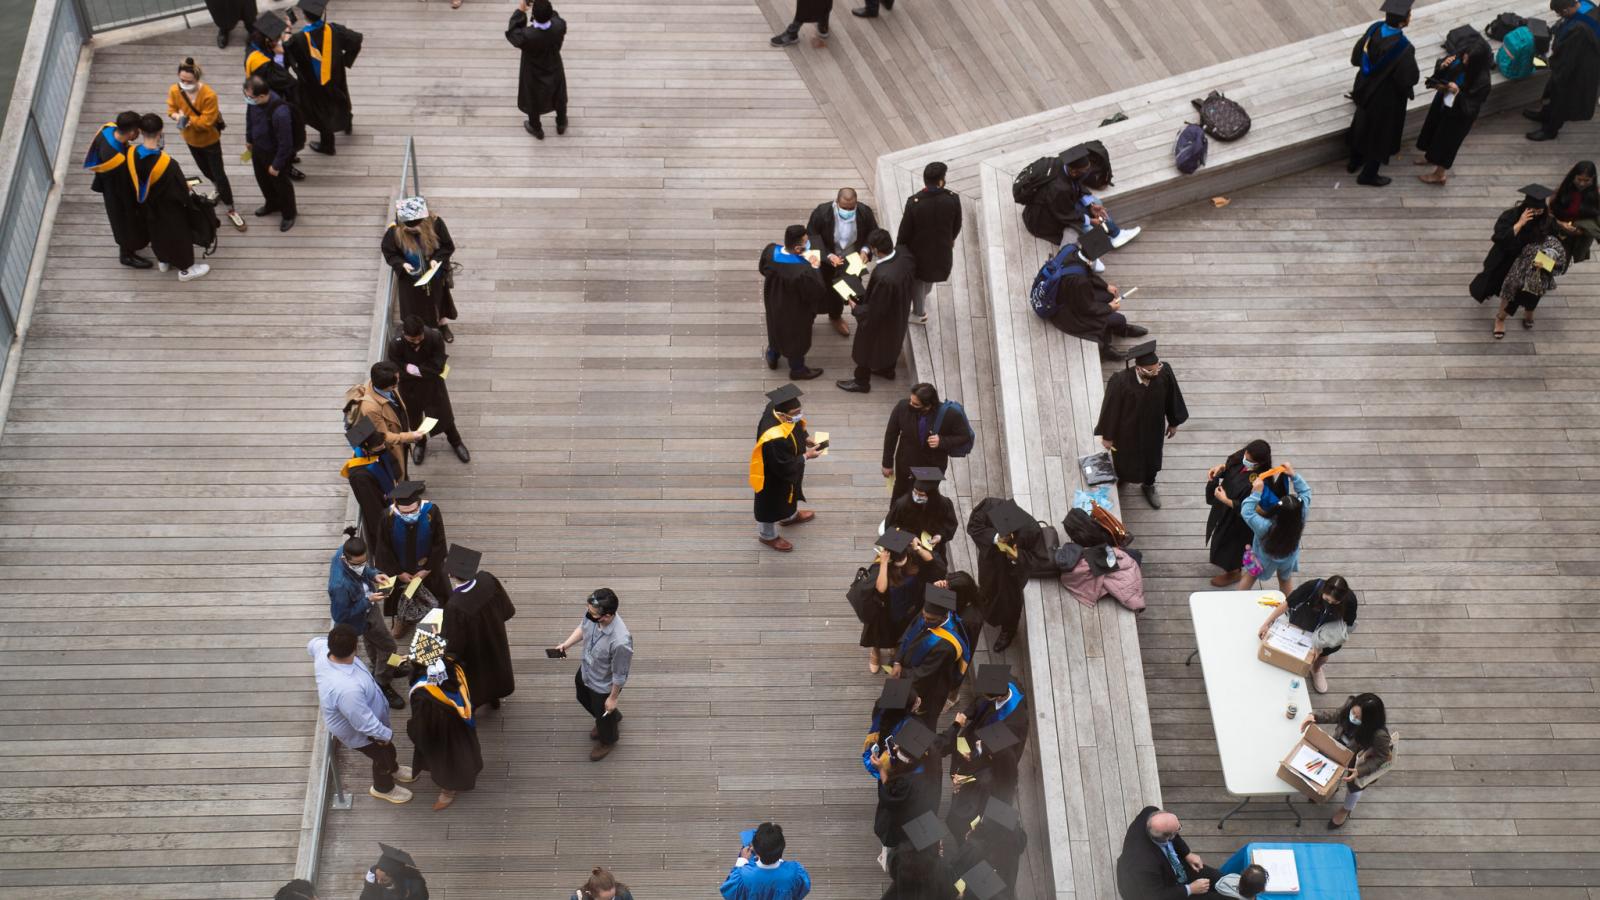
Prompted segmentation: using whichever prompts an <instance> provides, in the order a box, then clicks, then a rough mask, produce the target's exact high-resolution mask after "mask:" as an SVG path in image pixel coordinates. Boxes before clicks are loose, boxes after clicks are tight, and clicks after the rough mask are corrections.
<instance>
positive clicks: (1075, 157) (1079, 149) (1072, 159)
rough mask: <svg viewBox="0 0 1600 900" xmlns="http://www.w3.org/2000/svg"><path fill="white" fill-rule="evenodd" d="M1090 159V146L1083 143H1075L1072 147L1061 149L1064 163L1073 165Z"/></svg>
mask: <svg viewBox="0 0 1600 900" xmlns="http://www.w3.org/2000/svg"><path fill="white" fill-rule="evenodd" d="M1088 161H1089V148H1088V147H1086V146H1084V145H1083V144H1073V145H1072V146H1071V147H1068V148H1067V149H1065V150H1063V151H1061V163H1062V165H1067V166H1073V165H1077V164H1078V163H1081V162H1088Z"/></svg>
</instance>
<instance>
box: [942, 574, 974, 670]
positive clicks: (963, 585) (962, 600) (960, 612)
mask: <svg viewBox="0 0 1600 900" xmlns="http://www.w3.org/2000/svg"><path fill="white" fill-rule="evenodd" d="M945 583H946V584H948V585H949V586H950V590H952V591H955V592H956V618H958V619H960V620H961V630H962V631H963V632H964V633H965V634H966V636H967V646H969V647H971V648H972V649H973V651H974V652H976V651H977V649H978V635H980V634H982V633H983V601H982V598H981V597H980V596H979V593H978V582H977V581H976V580H975V579H974V578H973V577H972V576H971V575H970V574H968V573H966V572H960V571H957V572H951V573H950V574H949V575H946V576H945Z"/></svg>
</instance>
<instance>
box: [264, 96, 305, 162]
mask: <svg viewBox="0 0 1600 900" xmlns="http://www.w3.org/2000/svg"><path fill="white" fill-rule="evenodd" d="M280 106H287V107H289V133H290V135H291V136H293V138H294V152H296V153H299V152H300V151H301V150H304V149H305V148H306V117H305V113H302V112H301V111H300V107H298V106H295V105H294V104H293V103H290V102H288V101H287V100H281V99H280V100H277V101H274V102H273V103H272V105H271V106H269V107H267V119H268V120H269V121H270V120H271V119H272V117H273V116H275V115H277V113H278V107H280Z"/></svg>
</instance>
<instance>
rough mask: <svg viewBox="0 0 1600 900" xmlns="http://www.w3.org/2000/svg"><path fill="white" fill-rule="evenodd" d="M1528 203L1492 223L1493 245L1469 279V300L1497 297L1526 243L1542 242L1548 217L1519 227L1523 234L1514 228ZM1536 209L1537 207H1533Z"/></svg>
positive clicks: (1481, 300)
mask: <svg viewBox="0 0 1600 900" xmlns="http://www.w3.org/2000/svg"><path fill="white" fill-rule="evenodd" d="M1528 205H1529V204H1527V203H1519V204H1517V205H1516V206H1513V207H1511V208H1510V209H1508V210H1506V211H1505V212H1502V213H1501V214H1500V217H1499V218H1497V219H1495V220H1494V236H1493V240H1494V244H1493V245H1492V246H1490V248H1489V253H1488V255H1487V256H1485V257H1484V258H1483V270H1482V271H1480V272H1479V273H1478V274H1477V277H1475V278H1473V279H1472V284H1471V286H1470V287H1469V288H1468V290H1469V291H1471V293H1472V299H1474V300H1476V301H1478V302H1479V303H1482V302H1483V301H1485V300H1487V299H1489V298H1490V297H1499V296H1500V286H1501V285H1502V284H1504V283H1505V280H1506V273H1507V272H1510V271H1511V264H1512V263H1514V262H1516V261H1517V257H1519V256H1521V255H1522V248H1524V247H1526V246H1528V245H1529V244H1534V243H1538V242H1539V241H1540V240H1543V238H1544V234H1545V231H1546V225H1545V220H1546V219H1547V218H1548V216H1538V217H1535V218H1534V219H1532V220H1530V221H1529V222H1528V224H1526V225H1524V226H1522V231H1521V232H1517V231H1514V229H1515V228H1516V226H1517V219H1519V218H1521V216H1522V211H1523V210H1524V209H1526V208H1527V207H1528ZM1532 205H1534V206H1538V204H1532Z"/></svg>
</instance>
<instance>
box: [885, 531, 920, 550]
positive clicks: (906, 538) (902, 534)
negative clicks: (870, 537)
mask: <svg viewBox="0 0 1600 900" xmlns="http://www.w3.org/2000/svg"><path fill="white" fill-rule="evenodd" d="M913 540H915V538H913V537H912V535H911V532H909V531H901V530H900V529H898V528H896V529H894V530H893V531H887V532H884V535H883V537H880V538H878V546H879V547H882V548H883V549H885V550H887V551H889V553H890V554H891V555H893V556H904V555H905V553H906V551H907V550H910V549H911V542H912V541H913Z"/></svg>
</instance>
